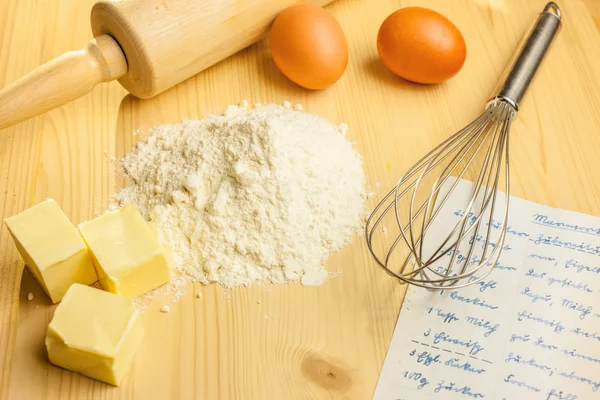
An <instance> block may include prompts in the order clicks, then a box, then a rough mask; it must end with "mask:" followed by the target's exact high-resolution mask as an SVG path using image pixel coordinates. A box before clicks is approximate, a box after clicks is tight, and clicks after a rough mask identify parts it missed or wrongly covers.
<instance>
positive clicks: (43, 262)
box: [4, 199, 98, 303]
mask: <svg viewBox="0 0 600 400" xmlns="http://www.w3.org/2000/svg"><path fill="white" fill-rule="evenodd" d="M4 222H5V223H6V226H7V227H8V230H9V232H10V234H11V235H12V237H13V239H14V241H15V245H16V246H17V249H18V250H19V253H21V256H22V257H23V259H24V260H25V264H26V265H27V267H28V268H29V270H30V271H31V273H32V274H33V276H34V277H35V279H36V280H37V281H38V282H39V283H40V285H41V286H42V288H43V289H44V291H45V292H46V294H47V295H48V297H50V299H51V300H52V302H53V303H57V302H59V301H60V300H61V299H62V298H63V296H64V295H65V293H66V292H67V289H69V286H71V285H72V284H73V283H82V284H84V285H89V284H92V283H94V282H96V281H97V280H98V277H97V275H96V271H95V269H94V266H93V264H92V260H91V258H90V256H89V252H88V249H87V247H86V245H85V243H84V241H83V239H82V238H81V235H79V232H77V229H75V227H74V226H73V224H72V223H71V221H69V218H67V216H66V215H65V213H63V211H62V210H61V209H60V207H59V206H58V204H56V202H55V201H54V200H51V199H49V200H46V201H44V202H42V203H40V204H38V205H36V206H33V207H31V208H30V209H27V210H25V211H23V212H21V213H19V214H17V215H15V216H13V217H10V218H7V219H6V220H5V221H4Z"/></svg>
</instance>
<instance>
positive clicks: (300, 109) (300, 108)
mask: <svg viewBox="0 0 600 400" xmlns="http://www.w3.org/2000/svg"><path fill="white" fill-rule="evenodd" d="M303 109H304V107H302V104H296V105H295V106H294V110H296V111H302V110H303Z"/></svg>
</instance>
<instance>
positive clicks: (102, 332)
mask: <svg viewBox="0 0 600 400" xmlns="http://www.w3.org/2000/svg"><path fill="white" fill-rule="evenodd" d="M143 336H144V327H143V325H142V320H141V318H140V316H139V314H138V311H137V310H136V309H135V306H134V305H133V301H132V300H131V299H128V298H126V297H121V296H117V295H114V294H112V293H107V292H105V291H102V290H99V289H94V288H93V287H90V286H84V285H79V284H74V285H72V286H71V288H70V289H69V290H68V292H67V294H66V295H65V297H64V298H63V301H62V302H61V303H60V304H59V306H58V307H57V308H56V311H55V312H54V317H53V318H52V321H50V325H49V326H48V332H47V333H46V349H47V350H48V357H49V358H50V362H52V364H55V365H58V366H59V367H63V368H66V369H69V370H71V371H74V372H79V373H80V374H82V375H85V376H88V377H90V378H94V379H97V380H99V381H102V382H106V383H110V384H111V385H115V386H119V383H120V382H121V379H122V378H123V376H124V375H125V373H126V372H127V370H128V368H129V364H131V361H132V360H133V356H134V355H135V352H136V351H137V349H138V347H139V346H140V343H141V342H142V337H143Z"/></svg>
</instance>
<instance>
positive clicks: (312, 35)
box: [269, 4, 348, 90]
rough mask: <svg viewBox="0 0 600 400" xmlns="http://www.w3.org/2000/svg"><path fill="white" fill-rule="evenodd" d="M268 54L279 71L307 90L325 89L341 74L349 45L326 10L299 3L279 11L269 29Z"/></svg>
mask: <svg viewBox="0 0 600 400" xmlns="http://www.w3.org/2000/svg"><path fill="white" fill-rule="evenodd" d="M269 46H270V48H271V54H272V55H273V60H274V61H275V64H277V67H278V68H279V70H280V71H281V72H282V73H283V74H284V75H285V76H287V77H288V78H289V79H290V80H291V81H293V82H295V83H297V84H298V85H300V86H302V87H305V88H307V89H315V90H316V89H324V88H326V87H328V86H330V85H331V84H333V83H334V82H336V81H337V80H338V79H340V77H341V76H342V75H343V74H344V71H345V70H346V66H347V65H348V44H347V43H346V37H345V36H344V32H343V31H342V27H341V26H340V24H339V23H338V22H337V20H336V19H335V18H334V17H333V15H331V14H330V13H329V12H328V11H326V10H324V9H323V8H321V7H318V6H315V5H311V4H298V5H295V6H292V7H290V8H288V9H286V10H284V11H282V12H281V13H280V14H279V15H278V16H277V18H275V21H274V22H273V26H272V27H271V33H270V42H269Z"/></svg>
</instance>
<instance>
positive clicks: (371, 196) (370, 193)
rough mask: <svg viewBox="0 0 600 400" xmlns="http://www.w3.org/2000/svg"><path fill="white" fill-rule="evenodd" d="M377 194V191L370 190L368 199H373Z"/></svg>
mask: <svg viewBox="0 0 600 400" xmlns="http://www.w3.org/2000/svg"><path fill="white" fill-rule="evenodd" d="M375 194H376V193H375V192H368V193H367V199H369V200H370V199H372V198H373V197H375Z"/></svg>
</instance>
